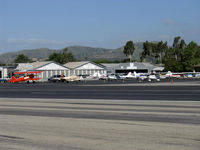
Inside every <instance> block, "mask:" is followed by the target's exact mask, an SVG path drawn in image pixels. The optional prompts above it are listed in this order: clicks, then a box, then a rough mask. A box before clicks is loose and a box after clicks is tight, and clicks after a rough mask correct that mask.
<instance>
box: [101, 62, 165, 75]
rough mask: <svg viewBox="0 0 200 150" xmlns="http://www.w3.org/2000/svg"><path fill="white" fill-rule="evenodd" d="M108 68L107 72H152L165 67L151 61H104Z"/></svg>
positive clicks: (159, 70)
mask: <svg viewBox="0 0 200 150" xmlns="http://www.w3.org/2000/svg"><path fill="white" fill-rule="evenodd" d="M102 65H104V66H105V67H106V69H107V73H119V74H121V73H128V72H134V71H135V72H137V73H151V72H161V71H163V70H164V67H161V66H155V65H153V64H150V63H141V62H132V63H102Z"/></svg>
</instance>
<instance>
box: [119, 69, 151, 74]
mask: <svg viewBox="0 0 200 150" xmlns="http://www.w3.org/2000/svg"><path fill="white" fill-rule="evenodd" d="M134 71H135V72H137V73H148V70H147V69H119V70H115V73H128V72H132V73H133V72H134Z"/></svg>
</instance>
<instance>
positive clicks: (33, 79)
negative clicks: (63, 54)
mask: <svg viewBox="0 0 200 150" xmlns="http://www.w3.org/2000/svg"><path fill="white" fill-rule="evenodd" d="M40 79H41V78H30V79H29V80H32V81H35V80H40Z"/></svg>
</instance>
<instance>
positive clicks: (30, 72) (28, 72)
mask: <svg viewBox="0 0 200 150" xmlns="http://www.w3.org/2000/svg"><path fill="white" fill-rule="evenodd" d="M41 72H42V71H27V72H14V74H33V73H41Z"/></svg>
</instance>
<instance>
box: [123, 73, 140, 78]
mask: <svg viewBox="0 0 200 150" xmlns="http://www.w3.org/2000/svg"><path fill="white" fill-rule="evenodd" d="M138 77H140V74H138V73H136V72H135V71H134V72H133V75H132V73H131V72H129V73H128V74H127V75H121V76H120V78H121V79H136V78H138Z"/></svg>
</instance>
